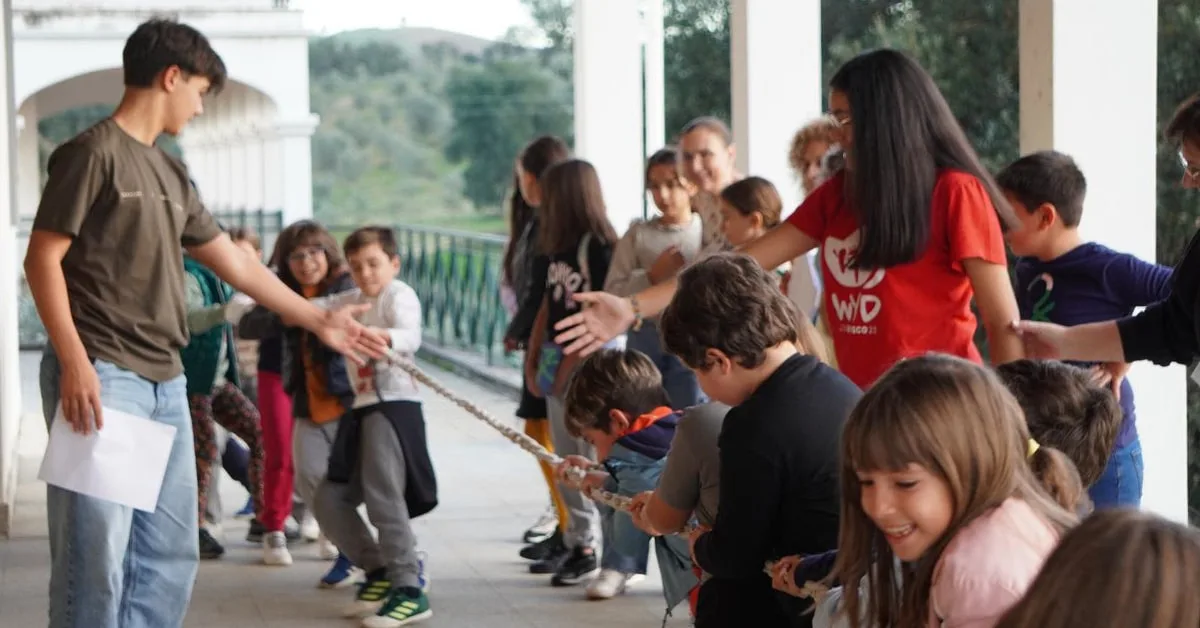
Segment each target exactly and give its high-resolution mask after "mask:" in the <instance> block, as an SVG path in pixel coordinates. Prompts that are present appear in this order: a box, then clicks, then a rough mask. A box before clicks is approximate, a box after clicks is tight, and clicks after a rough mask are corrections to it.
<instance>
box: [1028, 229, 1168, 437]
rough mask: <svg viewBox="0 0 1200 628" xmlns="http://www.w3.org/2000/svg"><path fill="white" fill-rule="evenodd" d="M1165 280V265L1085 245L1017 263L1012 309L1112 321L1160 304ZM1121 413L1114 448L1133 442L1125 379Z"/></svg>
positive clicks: (1061, 319)
mask: <svg viewBox="0 0 1200 628" xmlns="http://www.w3.org/2000/svg"><path fill="white" fill-rule="evenodd" d="M1171 276H1172V271H1171V269H1170V268H1167V267H1166V266H1159V265H1158V264H1152V263H1150V262H1145V261H1142V260H1140V259H1138V258H1136V257H1134V256H1132V255H1129V254H1128V253H1118V252H1117V251H1114V250H1112V249H1110V248H1108V247H1106V246H1104V245H1101V244H1096V243H1092V242H1089V243H1086V244H1081V245H1079V246H1078V247H1076V248H1074V249H1073V250H1071V251H1070V252H1068V253H1066V254H1064V255H1061V256H1059V257H1058V258H1056V259H1053V260H1050V261H1047V262H1043V261H1040V260H1038V259H1035V258H1032V257H1024V258H1021V259H1019V260H1017V265H1016V286H1015V292H1016V295H1017V306H1018V307H1019V308H1020V310H1021V318H1023V319H1026V320H1034V321H1049V322H1051V323H1057V324H1059V325H1066V326H1073V325H1082V324H1084V323H1095V322H1100V321H1111V320H1117V319H1120V318H1124V317H1127V316H1129V315H1130V314H1132V313H1133V310H1134V308H1137V307H1141V306H1146V305H1151V304H1153V303H1157V302H1159V301H1162V300H1163V299H1166V298H1167V295H1168V294H1169V293H1170V291H1171ZM1081 365H1082V366H1089V364H1081ZM1121 410H1122V412H1123V413H1124V419H1123V420H1122V422H1121V430H1120V432H1119V433H1118V434H1117V447H1124V446H1126V445H1128V444H1129V443H1131V442H1133V441H1134V439H1136V438H1137V423H1136V421H1137V415H1136V412H1135V410H1134V399H1133V388H1132V387H1131V386H1130V384H1129V380H1128V379H1126V380H1125V381H1124V382H1123V383H1122V384H1121Z"/></svg>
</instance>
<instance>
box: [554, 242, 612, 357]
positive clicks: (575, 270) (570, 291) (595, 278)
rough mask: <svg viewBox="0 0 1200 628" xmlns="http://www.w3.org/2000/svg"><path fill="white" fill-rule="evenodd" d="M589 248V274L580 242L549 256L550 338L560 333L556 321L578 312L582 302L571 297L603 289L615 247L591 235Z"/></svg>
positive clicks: (588, 243)
mask: <svg viewBox="0 0 1200 628" xmlns="http://www.w3.org/2000/svg"><path fill="white" fill-rule="evenodd" d="M586 248H587V265H588V268H587V273H586V275H587V276H586V277H585V276H584V275H585V273H584V271H583V268H582V266H581V264H580V262H581V261H582V259H581V258H582V257H583V256H581V255H580V251H579V246H578V245H576V246H573V247H571V250H570V251H564V252H562V253H555V254H554V255H550V256H549V258H550V259H549V261H550V265H549V267H548V268H547V270H546V298H547V299H548V300H549V303H548V306H547V314H548V315H549V316H547V318H546V325H547V327H546V333H547V334H548V335H547V340H551V339H553V338H554V336H556V335H558V332H557V331H556V330H555V329H554V325H555V323H558V322H559V321H561V320H562V319H564V318H566V317H568V316H570V315H572V314H574V313H576V312H578V311H579V304H578V303H576V302H575V300H574V299H572V298H571V297H572V296H573V295H574V294H575V293H577V292H589V291H591V290H603V289H604V280H605V279H606V278H607V277H608V264H609V262H610V261H611V260H612V250H613V246H612V245H611V244H609V243H607V242H605V241H604V240H602V239H601V238H600V237H599V236H597V235H595V234H592V235H591V236H590V237H588V242H587V247H586Z"/></svg>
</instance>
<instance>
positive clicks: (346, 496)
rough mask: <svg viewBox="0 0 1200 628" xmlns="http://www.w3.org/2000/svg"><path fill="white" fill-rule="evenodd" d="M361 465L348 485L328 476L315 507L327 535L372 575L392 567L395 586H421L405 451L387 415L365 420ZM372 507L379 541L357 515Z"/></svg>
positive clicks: (390, 577)
mask: <svg viewBox="0 0 1200 628" xmlns="http://www.w3.org/2000/svg"><path fill="white" fill-rule="evenodd" d="M362 421H363V423H362V432H361V440H360V441H359V450H358V463H357V464H356V465H355V470H354V472H353V473H352V474H351V477H350V482H349V483H348V484H338V483H335V482H330V481H329V480H323V481H322V482H321V485H320V488H319V489H318V490H317V496H316V501H315V502H314V505H313V510H314V512H315V513H316V516H317V521H318V522H319V523H320V524H321V528H322V529H323V530H324V531H325V536H327V537H329V540H331V541H333V543H334V544H335V545H337V546H338V549H340V550H342V553H344V554H345V555H346V556H347V557H349V558H350V562H352V563H354V564H355V565H357V566H358V567H361V568H362V569H363V570H364V571H366V572H367V573H370V572H372V571H375V570H376V569H379V568H380V567H386V568H387V574H388V580H390V581H391V583H392V586H393V587H418V586H420V581H419V579H418V574H419V565H418V559H417V541H416V538H415V537H414V536H413V532H412V526H411V525H410V521H409V518H408V505H407V503H406V502H405V501H404V487H405V486H406V484H405V467H404V450H403V449H402V448H401V447H400V438H399V437H398V436H397V435H396V430H395V429H393V428H392V425H391V423H389V422H388V420H387V417H385V416H384V415H383V413H381V412H371V413H370V414H367V415H366V416H365V417H363V419H362ZM359 504H366V505H367V517H368V518H370V520H371V525H373V526H375V529H376V530H378V531H379V540H378V541H376V540H375V538H374V537H373V536H372V535H371V530H370V529H368V528H367V524H366V522H365V521H363V519H362V516H360V515H359V514H358V505H359Z"/></svg>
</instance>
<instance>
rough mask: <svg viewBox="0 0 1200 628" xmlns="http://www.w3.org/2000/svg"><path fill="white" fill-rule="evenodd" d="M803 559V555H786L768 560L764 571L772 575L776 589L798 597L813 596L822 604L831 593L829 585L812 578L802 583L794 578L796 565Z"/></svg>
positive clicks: (772, 581)
mask: <svg viewBox="0 0 1200 628" xmlns="http://www.w3.org/2000/svg"><path fill="white" fill-rule="evenodd" d="M801 560H802V557H801V556H784V557H783V558H780V559H779V560H768V561H767V564H766V565H765V566H764V567H763V572H764V573H766V574H767V575H768V576H771V586H773V587H774V588H775V589H776V590H778V591H783V592H784V593H787V594H788V595H792V596H794V597H798V598H806V597H811V598H812V599H813V602H815V603H817V604H820V603H821V600H823V599H824V598H825V595H826V594H828V593H829V587H828V586H825V585H824V584H821V583H820V582H813V581H811V580H808V581H805V582H804V584H803V585H800V584H797V583H796V582H794V581H793V580H792V578H793V576H794V574H795V572H796V566H797V565H799V564H800V561H801Z"/></svg>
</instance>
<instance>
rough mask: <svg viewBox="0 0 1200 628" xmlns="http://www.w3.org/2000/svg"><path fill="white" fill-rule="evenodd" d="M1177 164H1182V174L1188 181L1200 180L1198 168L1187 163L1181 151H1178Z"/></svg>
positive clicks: (1199, 168) (1199, 167) (1199, 169)
mask: <svg viewBox="0 0 1200 628" xmlns="http://www.w3.org/2000/svg"><path fill="white" fill-rule="evenodd" d="M1179 163H1181V164H1183V172H1184V174H1186V175H1187V177H1188V178H1189V179H1200V166H1197V165H1195V164H1193V163H1191V162H1189V161H1188V160H1187V157H1184V156H1183V151H1179Z"/></svg>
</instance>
